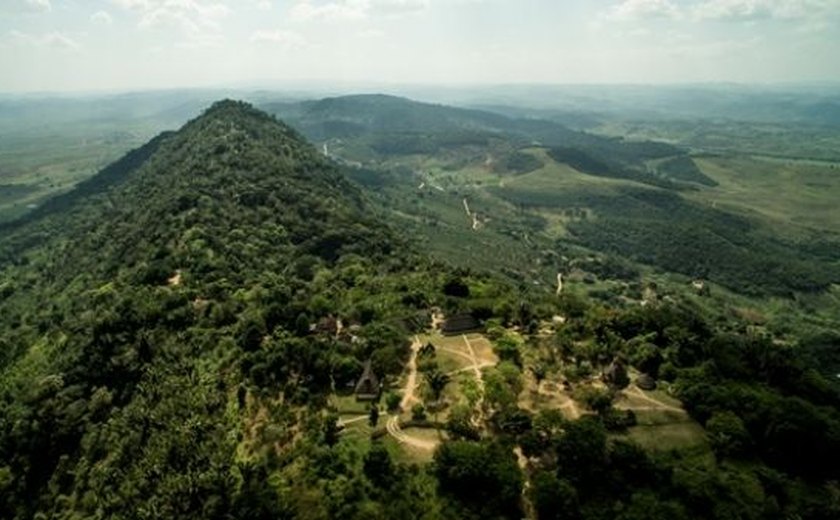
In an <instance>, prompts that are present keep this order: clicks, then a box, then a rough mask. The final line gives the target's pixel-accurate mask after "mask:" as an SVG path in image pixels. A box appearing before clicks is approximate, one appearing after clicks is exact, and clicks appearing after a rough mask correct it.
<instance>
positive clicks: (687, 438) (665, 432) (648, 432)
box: [622, 421, 708, 451]
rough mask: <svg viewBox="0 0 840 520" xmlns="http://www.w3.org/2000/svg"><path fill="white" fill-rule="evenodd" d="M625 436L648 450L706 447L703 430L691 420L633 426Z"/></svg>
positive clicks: (706, 442)
mask: <svg viewBox="0 0 840 520" xmlns="http://www.w3.org/2000/svg"><path fill="white" fill-rule="evenodd" d="M622 437H624V436H622ZM626 437H628V438H629V439H630V440H632V441H634V442H636V443H637V444H639V445H640V446H642V447H643V448H645V449H647V450H650V451H670V450H683V449H690V448H697V447H702V448H708V441H707V440H706V433H705V431H703V428H702V427H701V426H700V425H699V424H697V423H695V422H693V421H689V422H680V423H672V424H657V425H638V426H633V427H632V428H630V429H629V431H628V433H627V434H626Z"/></svg>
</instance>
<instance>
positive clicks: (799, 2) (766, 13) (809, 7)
mask: <svg viewBox="0 0 840 520" xmlns="http://www.w3.org/2000/svg"><path fill="white" fill-rule="evenodd" d="M691 14H692V16H693V17H694V18H695V19H699V20H758V19H770V18H775V19H783V20H795V19H805V18H810V19H812V18H820V17H825V16H829V15H837V14H840V2H838V1H837V0H704V1H701V2H699V3H697V4H695V5H694V6H692V8H691Z"/></svg>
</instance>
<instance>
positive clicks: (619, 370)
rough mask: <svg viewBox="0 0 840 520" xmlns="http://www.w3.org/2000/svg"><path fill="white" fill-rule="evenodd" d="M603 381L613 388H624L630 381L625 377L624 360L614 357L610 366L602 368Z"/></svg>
mask: <svg viewBox="0 0 840 520" xmlns="http://www.w3.org/2000/svg"><path fill="white" fill-rule="evenodd" d="M603 380H604V382H605V383H606V384H607V385H609V386H611V387H614V388H624V387H626V386H627V385H628V384H629V383H630V378H629V377H627V367H625V366H624V361H623V360H622V359H621V358H615V359H614V360H613V362H612V363H610V366H608V367H607V369H606V370H604V375H603Z"/></svg>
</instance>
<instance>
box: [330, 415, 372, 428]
mask: <svg viewBox="0 0 840 520" xmlns="http://www.w3.org/2000/svg"><path fill="white" fill-rule="evenodd" d="M365 419H370V416H369V415H360V416H358V417H353V418H352V419H339V420H338V423H337V424H338V427H339V428H343V427H345V426H347V425H348V424H353V423H356V422H361V421H364V420H365Z"/></svg>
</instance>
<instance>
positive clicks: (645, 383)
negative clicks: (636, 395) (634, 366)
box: [636, 374, 656, 392]
mask: <svg viewBox="0 0 840 520" xmlns="http://www.w3.org/2000/svg"><path fill="white" fill-rule="evenodd" d="M636 386H638V387H639V388H641V389H642V390H646V391H648V392H649V391H651V390H656V380H655V379H654V378H652V377H651V376H650V375H648V374H641V375H640V376H639V377H637V378H636Z"/></svg>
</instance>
